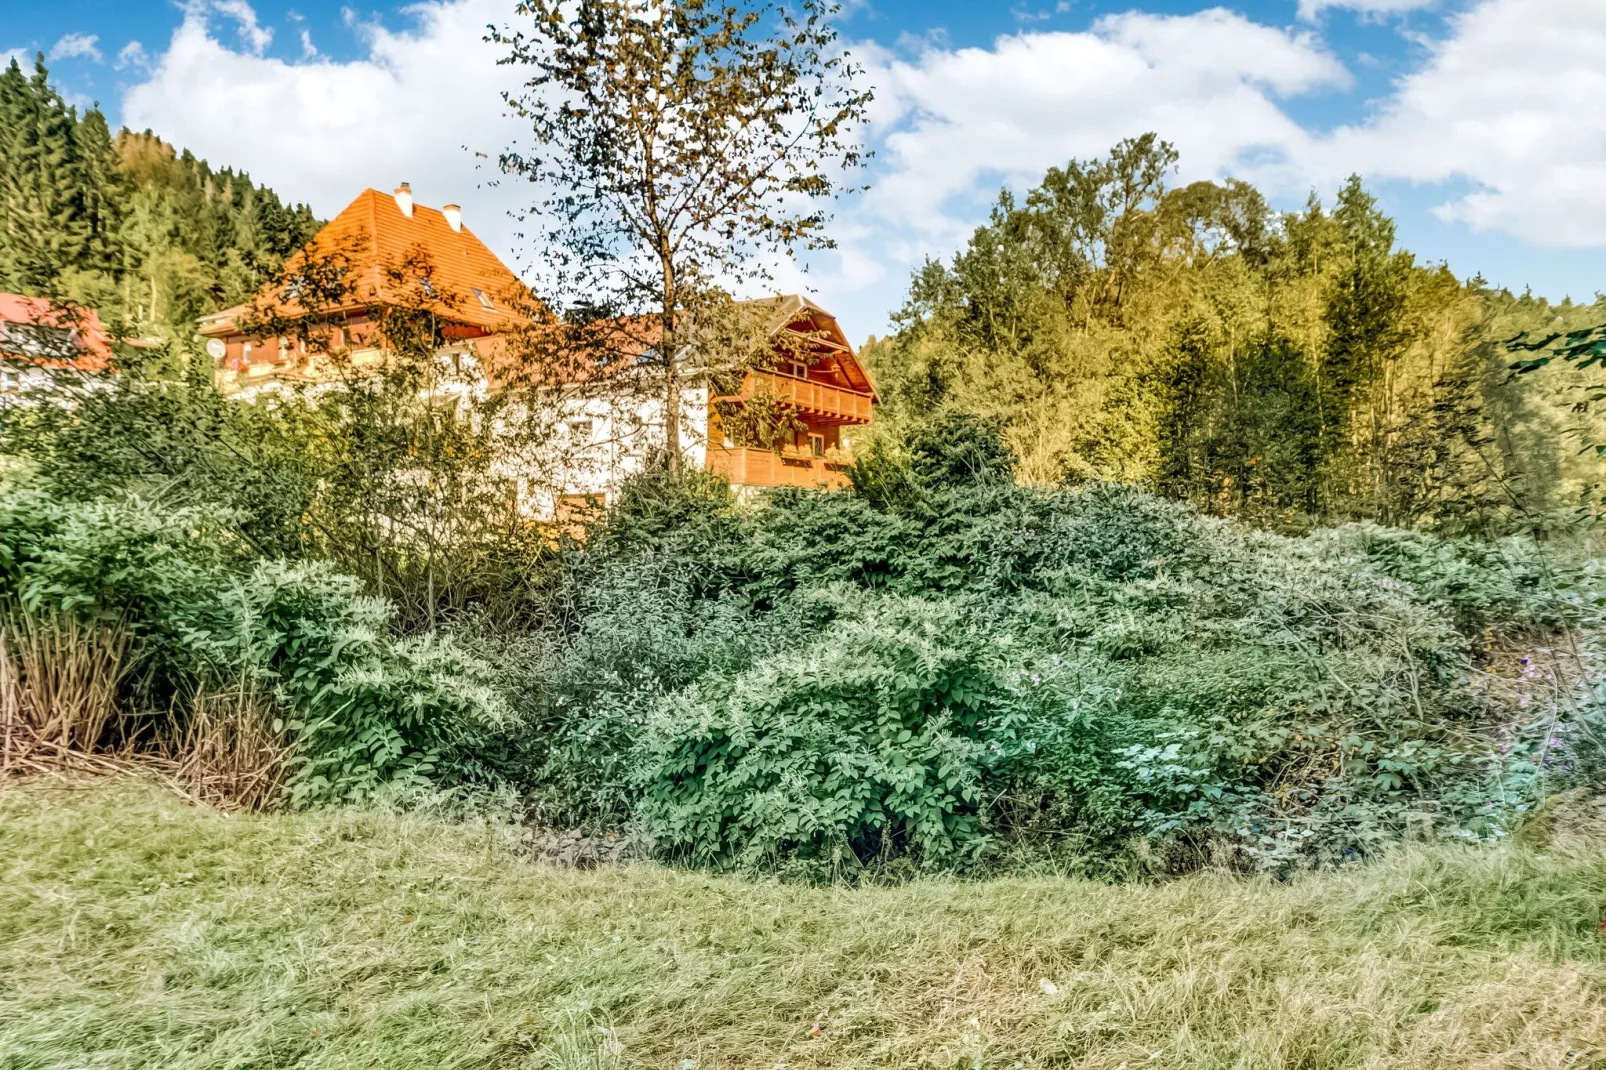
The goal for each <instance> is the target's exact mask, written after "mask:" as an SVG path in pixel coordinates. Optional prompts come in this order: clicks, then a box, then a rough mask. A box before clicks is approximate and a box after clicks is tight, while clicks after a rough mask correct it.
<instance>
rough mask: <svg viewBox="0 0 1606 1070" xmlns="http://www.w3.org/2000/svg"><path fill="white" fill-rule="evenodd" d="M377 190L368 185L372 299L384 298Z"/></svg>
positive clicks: (381, 299) (379, 299)
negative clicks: (380, 268)
mask: <svg viewBox="0 0 1606 1070" xmlns="http://www.w3.org/2000/svg"><path fill="white" fill-rule="evenodd" d="M378 198H379V191H378V190H376V189H374V188H373V187H372V186H369V187H368V256H369V259H370V260H372V261H373V263H371V264H370V265H369V270H371V271H372V272H373V273H374V299H375V300H376V301H383V300H384V299H385V291H384V287H383V286H382V285H381V284H382V282H383V278H382V276H381V275H380V274H379V200H378Z"/></svg>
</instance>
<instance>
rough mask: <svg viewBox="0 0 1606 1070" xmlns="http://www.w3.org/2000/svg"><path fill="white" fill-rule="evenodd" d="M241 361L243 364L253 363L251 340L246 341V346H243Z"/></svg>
mask: <svg viewBox="0 0 1606 1070" xmlns="http://www.w3.org/2000/svg"><path fill="white" fill-rule="evenodd" d="M240 363H241V364H250V363H251V343H250V342H247V343H245V346H244V348H242V349H241V350H240Z"/></svg>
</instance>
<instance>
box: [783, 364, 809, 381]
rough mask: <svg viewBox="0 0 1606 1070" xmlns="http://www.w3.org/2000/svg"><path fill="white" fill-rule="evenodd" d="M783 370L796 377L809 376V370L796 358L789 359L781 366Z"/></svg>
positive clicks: (804, 377) (803, 377)
mask: <svg viewBox="0 0 1606 1070" xmlns="http://www.w3.org/2000/svg"><path fill="white" fill-rule="evenodd" d="M781 370H782V371H784V372H785V373H786V374H787V375H790V376H793V377H794V378H798V379H807V378H808V377H809V370H808V369H807V368H805V367H804V366H803V365H801V364H799V363H798V362H797V361H795V360H789V361H787V362H786V363H785V364H784V365H782V366H781Z"/></svg>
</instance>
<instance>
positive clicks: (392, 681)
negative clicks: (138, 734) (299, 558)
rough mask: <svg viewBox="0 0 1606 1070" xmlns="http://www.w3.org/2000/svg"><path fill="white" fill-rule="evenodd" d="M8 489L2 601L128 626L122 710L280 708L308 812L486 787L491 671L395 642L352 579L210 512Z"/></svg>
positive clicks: (427, 647)
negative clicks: (397, 790) (238, 697)
mask: <svg viewBox="0 0 1606 1070" xmlns="http://www.w3.org/2000/svg"><path fill="white" fill-rule="evenodd" d="M0 490H3V498H4V504H3V505H0V598H3V599H5V600H7V601H10V602H13V603H15V604H16V605H18V606H19V607H20V608H23V609H26V610H29V611H34V610H38V609H41V608H47V609H51V610H59V611H67V612H71V613H75V614H78V615H79V616H81V617H84V618H86V619H102V620H107V621H115V622H117V623H118V624H119V625H120V626H122V627H124V628H126V629H128V630H129V631H130V632H131V633H132V636H133V652H134V656H135V658H136V659H137V664H136V671H135V672H134V673H133V674H132V676H131V679H132V680H133V681H134V685H133V686H132V687H131V689H130V691H129V693H128V694H127V695H125V696H124V699H125V704H126V705H129V706H132V707H136V708H143V709H146V710H162V709H168V708H175V709H176V708H179V707H180V706H181V705H182V701H183V700H184V699H186V698H188V697H190V696H193V695H194V694H196V693H197V692H198V691H199V690H203V689H210V690H216V689H220V688H227V687H231V686H239V685H244V686H247V687H249V688H250V689H252V690H253V691H255V692H260V693H263V694H266V695H268V696H270V697H271V698H272V700H273V701H274V702H275V703H276V705H277V706H278V707H279V708H280V709H281V710H282V713H283V719H284V721H285V722H287V728H288V729H289V732H290V736H291V739H292V740H293V743H294V747H295V750H294V756H293V758H292V759H291V761H292V765H293V775H292V777H291V779H290V782H289V786H290V791H291V794H292V797H293V798H294V800H295V801H297V802H300V803H314V802H322V801H331V800H346V799H356V798H363V797H366V796H369V795H372V794H374V793H375V792H377V791H379V790H380V789H381V788H384V787H386V786H396V785H399V784H405V783H415V784H417V783H448V784H455V783H460V782H462V781H463V780H465V779H473V778H476V777H480V776H482V775H483V771H484V764H483V760H482V757H481V756H480V754H479V753H478V752H480V751H481V750H482V748H483V747H484V746H485V745H486V744H487V742H488V740H489V730H490V729H492V728H493V727H495V726H496V725H497V724H498V723H499V721H500V719H501V717H502V707H501V703H500V700H499V699H498V698H497V697H496V696H495V695H494V694H493V693H492V692H491V691H490V690H489V688H488V687H486V686H485V684H484V681H485V679H486V676H487V673H486V671H485V669H484V668H483V667H482V666H480V665H479V664H478V663H477V662H476V661H475V660H474V659H472V658H469V657H468V656H467V655H465V654H464V653H462V652H461V651H459V650H458V649H457V648H456V647H455V646H453V645H452V644H451V643H450V642H448V641H446V640H444V639H440V638H437V637H430V636H424V637H418V638H414V639H407V640H404V639H400V638H398V637H397V636H396V635H395V634H394V632H393V629H392V621H391V610H390V608H389V607H388V606H387V605H386V604H384V603H383V602H381V601H380V600H377V599H373V598H368V597H364V596H363V595H362V593H361V591H360V587H359V585H358V583H357V581H356V580H354V579H352V578H350V577H346V576H341V575H338V574H336V573H334V572H333V571H332V570H330V569H329V568H328V567H327V566H323V565H318V564H312V563H301V564H287V563H284V562H280V561H275V560H262V559H252V558H251V557H249V556H248V555H247V554H246V553H245V551H244V548H243V547H242V546H240V545H239V544H238V542H237V541H236V539H235V537H234V536H233V535H232V534H231V533H232V532H233V530H234V529H233V527H232V525H231V524H229V523H227V522H226V520H227V518H219V517H216V516H209V515H207V514H206V513H205V512H204V511H203V510H199V509H194V508H189V509H183V508H179V509H174V508H163V507H160V506H158V505H156V504H155V503H152V502H150V501H147V500H145V499H142V498H139V497H137V496H132V495H128V496H121V497H107V498H102V499H96V500H91V501H88V502H63V501H60V500H59V499H57V498H56V497H54V496H52V495H51V494H49V493H47V492H46V491H44V490H43V489H41V488H40V487H38V486H35V485H29V484H26V483H17V482H10V483H7V484H5V485H4V486H3V487H0Z"/></svg>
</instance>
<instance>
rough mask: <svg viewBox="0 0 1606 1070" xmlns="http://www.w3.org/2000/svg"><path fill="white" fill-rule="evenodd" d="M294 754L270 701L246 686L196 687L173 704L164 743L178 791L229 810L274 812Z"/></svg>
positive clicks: (164, 749)
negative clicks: (272, 808) (180, 702)
mask: <svg viewBox="0 0 1606 1070" xmlns="http://www.w3.org/2000/svg"><path fill="white" fill-rule="evenodd" d="M292 749H293V748H292V746H291V744H290V742H289V740H288V738H287V734H286V732H285V730H284V727H283V724H282V722H281V721H280V720H279V719H278V717H277V716H276V711H275V710H274V707H273V704H272V702H271V701H270V700H269V699H268V698H267V697H266V696H264V695H263V694H262V693H261V692H260V691H258V690H256V689H254V688H252V687H250V686H249V685H245V684H235V685H231V686H227V687H222V688H212V687H208V686H206V685H201V686H198V687H197V688H196V690H195V691H194V693H192V694H191V695H190V696H189V697H188V699H187V701H185V702H183V703H182V704H175V706H174V709H173V713H172V717H171V720H170V727H169V732H168V734H167V738H166V739H165V740H164V743H163V751H164V757H166V758H167V759H168V760H169V761H171V762H172V763H173V765H174V768H173V771H172V772H171V773H170V774H169V775H170V776H171V777H172V778H173V779H174V780H175V781H177V783H178V785H179V786H180V788H181V789H182V790H183V791H184V792H185V793H186V794H188V795H190V796H192V797H194V798H195V799H198V800H199V801H201V802H205V803H208V804H210V805H212V806H218V807H221V808H223V809H228V810H235V809H239V810H266V809H270V808H271V807H273V806H274V805H275V804H276V803H277V802H278V801H279V800H280V798H281V796H282V792H283V788H284V779H285V774H286V766H285V761H286V759H288V758H289V756H290V752H291V750H292Z"/></svg>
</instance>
